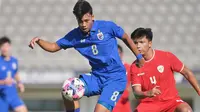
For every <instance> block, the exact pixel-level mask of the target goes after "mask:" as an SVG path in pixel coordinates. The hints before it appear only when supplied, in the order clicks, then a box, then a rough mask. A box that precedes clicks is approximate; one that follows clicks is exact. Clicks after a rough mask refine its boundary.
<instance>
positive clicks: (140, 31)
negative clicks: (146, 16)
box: [131, 28, 153, 41]
mask: <svg viewBox="0 0 200 112" xmlns="http://www.w3.org/2000/svg"><path fill="white" fill-rule="evenodd" d="M144 36H146V38H147V39H148V40H149V41H152V39H153V32H152V31H151V28H137V29H136V30H134V31H133V32H132V33H131V39H132V40H135V39H138V38H141V37H144Z"/></svg>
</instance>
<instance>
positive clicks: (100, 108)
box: [94, 102, 112, 112]
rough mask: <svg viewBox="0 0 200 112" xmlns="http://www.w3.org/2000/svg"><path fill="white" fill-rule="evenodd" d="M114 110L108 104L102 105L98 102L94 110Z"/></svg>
mask: <svg viewBox="0 0 200 112" xmlns="http://www.w3.org/2000/svg"><path fill="white" fill-rule="evenodd" d="M111 111H112V110H110V109H108V107H107V106H106V105H104V104H103V105H102V104H100V103H99V102H98V104H97V105H96V106H95V110H94V112H111Z"/></svg>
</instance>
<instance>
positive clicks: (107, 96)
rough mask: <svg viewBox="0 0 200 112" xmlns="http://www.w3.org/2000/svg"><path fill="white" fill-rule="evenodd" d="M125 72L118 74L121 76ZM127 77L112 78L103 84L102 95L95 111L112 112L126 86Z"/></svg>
mask: <svg viewBox="0 0 200 112" xmlns="http://www.w3.org/2000/svg"><path fill="white" fill-rule="evenodd" d="M120 74H124V75H125V72H120V73H117V75H116V76H120ZM125 78H126V77H124V78H121V79H118V80H117V78H112V79H110V81H108V83H106V84H105V86H103V89H102V93H101V96H100V97H99V100H98V103H97V105H96V107H95V112H112V110H113V108H114V107H115V105H116V103H117V101H118V100H119V99H120V97H121V95H122V93H123V91H124V89H125V88H126V79H125Z"/></svg>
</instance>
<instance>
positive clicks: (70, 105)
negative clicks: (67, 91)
mask: <svg viewBox="0 0 200 112" xmlns="http://www.w3.org/2000/svg"><path fill="white" fill-rule="evenodd" d="M63 101H64V106H65V109H66V112H80V105H79V101H71V100H68V99H66V98H64V96H63Z"/></svg>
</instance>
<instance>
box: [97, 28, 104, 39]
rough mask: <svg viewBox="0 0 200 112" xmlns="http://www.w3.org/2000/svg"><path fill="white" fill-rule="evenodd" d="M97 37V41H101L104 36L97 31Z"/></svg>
mask: <svg viewBox="0 0 200 112" xmlns="http://www.w3.org/2000/svg"><path fill="white" fill-rule="evenodd" d="M97 37H98V39H99V40H103V38H104V35H103V33H102V32H101V31H100V30H98V33H97Z"/></svg>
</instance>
